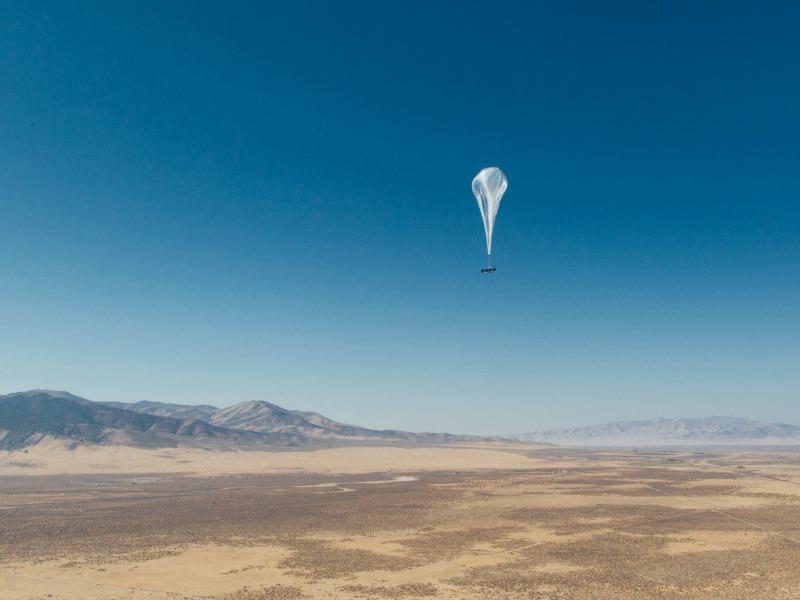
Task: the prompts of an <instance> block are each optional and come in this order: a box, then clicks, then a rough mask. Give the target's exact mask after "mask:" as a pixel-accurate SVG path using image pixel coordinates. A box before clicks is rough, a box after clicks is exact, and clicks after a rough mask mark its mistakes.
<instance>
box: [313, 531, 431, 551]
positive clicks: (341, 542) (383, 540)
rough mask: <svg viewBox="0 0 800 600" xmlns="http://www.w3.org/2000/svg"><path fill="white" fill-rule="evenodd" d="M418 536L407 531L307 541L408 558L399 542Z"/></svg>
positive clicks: (318, 538)
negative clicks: (317, 541)
mask: <svg viewBox="0 0 800 600" xmlns="http://www.w3.org/2000/svg"><path fill="white" fill-rule="evenodd" d="M418 534H419V532H417V531H414V530H411V529H409V530H400V531H380V532H375V533H371V534H370V535H355V536H341V535H324V536H320V535H314V536H311V537H310V538H309V539H313V540H322V541H326V542H331V543H333V545H334V546H335V547H336V548H341V549H343V550H367V551H369V552H377V553H378V554H389V555H392V556H408V554H409V550H408V547H407V546H405V545H403V544H401V543H400V542H402V541H403V540H407V539H409V538H412V537H414V536H416V535H418Z"/></svg>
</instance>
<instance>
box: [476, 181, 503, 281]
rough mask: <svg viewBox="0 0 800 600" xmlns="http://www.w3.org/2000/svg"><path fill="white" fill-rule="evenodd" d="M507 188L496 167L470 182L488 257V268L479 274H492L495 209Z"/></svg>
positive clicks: (498, 206)
mask: <svg viewBox="0 0 800 600" xmlns="http://www.w3.org/2000/svg"><path fill="white" fill-rule="evenodd" d="M507 188H508V179H506V175H505V173H503V172H502V171H501V170H500V169H498V168H497V167H487V168H485V169H482V170H481V172H480V173H478V174H477V175H475V179H473V180H472V193H473V194H475V199H476V200H477V201H478V208H480V209H481V218H482V219H483V229H484V231H485V232H486V253H487V254H488V255H489V266H488V267H485V268H483V269H481V273H494V271H495V269H494V267H492V266H491V265H492V234H493V233H494V220H495V217H496V216H497V209H498V208H500V200H502V199H503V194H505V193H506V189H507Z"/></svg>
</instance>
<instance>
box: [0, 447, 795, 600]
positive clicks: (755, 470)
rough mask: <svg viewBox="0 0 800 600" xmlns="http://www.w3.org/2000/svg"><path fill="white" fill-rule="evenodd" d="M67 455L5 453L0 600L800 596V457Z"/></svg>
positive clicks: (347, 452)
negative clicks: (63, 458)
mask: <svg viewBox="0 0 800 600" xmlns="http://www.w3.org/2000/svg"><path fill="white" fill-rule="evenodd" d="M48 452H49V454H48ZM63 452H64V451H63V449H62V450H61V452H60V453H59V452H56V450H55V449H52V448H51V449H49V450H47V449H45V450H39V454H38V455H37V453H36V449H35V448H34V449H33V450H31V452H30V453H28V454H23V453H21V452H15V453H5V454H3V455H0V597H2V598H3V600H16V599H40V598H42V599H43V598H51V599H54V600H65V599H71V600H77V599H99V598H103V599H122V598H126V599H128V598H146V599H162V598H164V599H166V598H173V599H181V598H214V599H217V598H219V599H228V600H256V599H276V600H277V599H293V598H312V599H313V598H331V599H333V598H357V599H358V598H365V599H366V598H375V599H383V598H390V599H395V598H400V599H414V598H464V599H488V598H498V599H500V598H503V599H506V598H507V599H518V598H540V599H545V598H548V599H553V600H555V599H577V598H593V599H607V598H642V599H645V598H665V599H667V598H669V599H672V598H709V599H711V598H714V599H719V598H737V599H742V600H744V599H747V600H752V599H756V598H764V599H770V600H778V599H788V598H800V452H798V450H796V449H791V448H773V449H740V450H733V449H728V450H723V449H719V448H716V449H714V448H706V449H695V450H691V449H686V450H666V449H651V450H640V451H633V450H618V451H610V450H605V451H603V450H575V449H562V448H555V447H549V448H548V447H526V446H513V445H509V446H508V447H503V446H487V447H484V448H481V447H465V448H453V447H447V448H436V447H431V448H415V449H403V448H340V449H332V450H326V451H317V452H311V451H309V452H282V453H281V452H279V453H274V456H272V457H271V458H269V459H267V458H265V457H264V456H261V457H259V456H258V455H259V454H271V453H252V454H249V453H230V456H226V455H227V454H228V453H222V454H220V453H216V454H215V455H213V456H212V454H214V453H209V454H208V456H203V455H201V454H197V453H195V454H193V455H192V454H191V453H190V455H189V456H188V458H187V457H184V458H181V456H182V455H181V451H179V450H170V451H153V450H151V451H150V452H151V453H152V454H151V456H150V458H149V459H148V457H147V455H146V454H141V455H137V456H134V457H133V458H132V457H131V456H127V455H126V456H121V455H119V454H118V455H117V457H116V459H115V460H117V461H118V462H116V463H114V462H110V457H111V456H112V455H111V454H110V453H111V452H113V450H111V449H106V450H104V451H97V452H96V453H93V452H94V451H92V452H90V451H88V450H87V451H85V452H82V451H81V450H80V449H78V450H75V451H71V452H74V453H75V454H74V455H73V456H72V458H71V462H70V463H69V464H71V465H74V466H73V468H71V469H66V468H63V464H66V463H63V464H62V463H59V462H58V460H57V457H60V456H61V455H62V454H63ZM142 452H144V451H142ZM381 461H382V463H383V465H384V466H383V468H378V467H377V465H378V464H381ZM251 463H252V464H251ZM204 464H206V465H208V469H207V472H204V471H203V465H204ZM115 465H116V467H115ZM120 465H122V466H124V469H123V468H122V467H121V466H120ZM314 465H316V468H313V466H314ZM148 466H150V467H151V468H150V470H148V468H147V467H148ZM115 468H116V472H115V471H114V469H115ZM123 471H124V472H123Z"/></svg>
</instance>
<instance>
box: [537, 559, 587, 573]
mask: <svg viewBox="0 0 800 600" xmlns="http://www.w3.org/2000/svg"><path fill="white" fill-rule="evenodd" d="M587 568H588V567H581V566H578V565H571V564H569V563H566V562H560V561H551V562H547V563H544V564H543V565H536V566H535V567H532V568H531V569H530V570H531V571H533V572H534V573H574V572H575V571H585V570H586V569H587Z"/></svg>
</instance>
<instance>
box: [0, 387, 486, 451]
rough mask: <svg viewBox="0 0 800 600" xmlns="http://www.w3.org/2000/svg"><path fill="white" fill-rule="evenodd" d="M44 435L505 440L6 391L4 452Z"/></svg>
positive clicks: (286, 414)
mask: <svg viewBox="0 0 800 600" xmlns="http://www.w3.org/2000/svg"><path fill="white" fill-rule="evenodd" d="M45 436H53V437H58V438H66V439H69V440H72V441H75V442H81V443H90V444H119V445H129V446H138V447H160V446H203V447H210V448H227V447H238V448H247V447H283V446H310V445H320V444H342V443H351V444H352V443H359V442H372V443H378V442H381V443H382V442H387V443H396V442H408V443H451V442H473V441H485V440H490V439H495V440H496V439H499V438H482V437H478V436H465V435H454V434H449V433H411V432H405V431H395V430H385V431H378V430H372V429H367V428H364V427H357V426H353V425H346V424H343V423H339V422H337V421H334V420H333V419H329V418H327V417H324V416H322V415H320V414H318V413H314V412H306V411H292V410H287V409H285V408H282V407H280V406H278V405H276V404H272V403H270V402H265V401H248V402H242V403H240V404H236V405H234V406H231V407H228V408H222V409H219V408H216V407H214V406H210V405H196V406H192V405H182V404H169V403H161V402H149V401H142V402H135V403H130V404H128V403H123V402H107V403H101V402H91V401H90V400H87V399H85V398H81V397H79V396H75V395H74V394H70V393H69V392H62V391H50V390H30V391H27V392H16V393H12V394H7V395H5V396H0V449H13V448H18V447H22V446H26V445H30V444H34V443H37V442H38V441H40V440H41V439H42V438H43V437H45Z"/></svg>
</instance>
